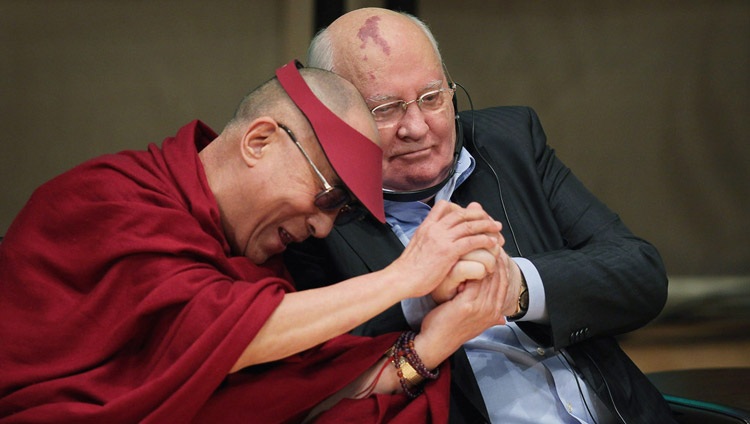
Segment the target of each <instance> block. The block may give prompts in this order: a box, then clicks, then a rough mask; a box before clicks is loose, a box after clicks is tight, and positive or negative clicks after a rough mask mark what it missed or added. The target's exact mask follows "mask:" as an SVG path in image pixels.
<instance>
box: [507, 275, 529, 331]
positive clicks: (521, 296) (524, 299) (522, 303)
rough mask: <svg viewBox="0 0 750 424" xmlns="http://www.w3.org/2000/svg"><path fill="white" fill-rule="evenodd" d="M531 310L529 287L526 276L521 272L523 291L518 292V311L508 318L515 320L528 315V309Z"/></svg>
mask: <svg viewBox="0 0 750 424" xmlns="http://www.w3.org/2000/svg"><path fill="white" fill-rule="evenodd" d="M528 310H529V287H528V286H527V285H526V278H524V276H523V272H522V273H521V292H520V293H518V304H517V305H516V312H515V313H514V314H513V315H511V316H509V317H508V319H509V320H511V321H515V320H517V319H520V318H523V316H524V315H526V311H528Z"/></svg>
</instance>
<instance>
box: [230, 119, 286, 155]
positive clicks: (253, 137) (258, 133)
mask: <svg viewBox="0 0 750 424" xmlns="http://www.w3.org/2000/svg"><path fill="white" fill-rule="evenodd" d="M278 128H279V127H278V124H276V121H275V120H273V119H271V118H269V117H265V116H264V117H260V118H258V119H255V120H254V121H252V122H250V123H249V124H248V125H247V127H245V132H244V134H243V135H242V140H241V142H240V155H241V156H242V160H243V161H244V162H245V164H247V166H255V164H256V163H257V162H258V161H259V160H260V159H261V158H262V157H263V155H264V154H265V153H266V146H268V145H269V144H270V143H271V142H272V141H273V140H274V137H273V135H274V134H276V130H277V129H278Z"/></svg>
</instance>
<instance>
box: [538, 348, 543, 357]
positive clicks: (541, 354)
mask: <svg viewBox="0 0 750 424" xmlns="http://www.w3.org/2000/svg"><path fill="white" fill-rule="evenodd" d="M536 354H537V355H539V356H544V349H542V348H541V347H538V348H536Z"/></svg>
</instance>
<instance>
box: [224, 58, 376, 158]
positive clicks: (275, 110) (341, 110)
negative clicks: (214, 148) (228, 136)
mask: <svg viewBox="0 0 750 424" xmlns="http://www.w3.org/2000/svg"><path fill="white" fill-rule="evenodd" d="M299 72H300V75H302V78H303V79H304V80H305V82H306V83H307V85H308V86H309V87H310V89H311V90H312V92H313V93H314V94H315V96H316V97H317V98H318V99H320V101H321V102H322V103H323V104H324V105H325V106H326V107H327V108H328V109H330V110H331V112H333V113H334V114H335V115H336V116H338V117H339V118H341V119H343V120H344V121H346V122H348V123H349V124H350V125H352V126H353V127H354V128H356V129H357V130H358V131H360V132H361V133H363V134H365V135H367V136H368V137H369V138H371V139H373V142H375V143H376V144H377V142H378V140H377V138H376V137H375V138H373V137H372V134H373V133H376V131H374V128H375V127H374V123H372V122H371V120H370V119H368V117H369V109H368V108H367V105H366V104H365V102H364V101H363V100H362V96H361V95H360V94H359V92H358V91H357V89H356V88H355V87H354V86H353V85H352V84H351V83H349V82H348V81H346V80H345V79H343V78H341V77H340V76H338V75H335V74H333V73H331V72H328V71H325V70H322V69H316V68H302V69H300V70H299ZM261 116H271V117H273V118H274V119H277V120H282V121H283V122H287V123H289V124H292V123H295V124H297V123H299V124H302V123H306V121H305V117H304V115H303V114H302V112H301V111H300V110H299V109H298V108H297V107H296V106H295V104H294V103H293V102H292V100H291V99H290V98H289V96H288V95H287V93H286V92H285V91H284V89H283V88H282V87H281V84H279V81H278V80H277V79H276V78H272V79H271V80H269V81H267V82H265V83H264V84H263V85H261V86H260V87H258V88H257V89H255V90H253V91H252V92H251V93H250V94H248V95H247V96H245V97H244V98H243V99H242V101H241V102H240V104H239V106H238V107H237V109H236V111H235V113H234V117H233V118H232V119H231V120H230V121H229V122H228V123H227V126H226V127H225V129H224V131H225V132H232V131H237V130H239V131H242V130H243V129H244V126H245V124H247V123H248V122H251V121H252V120H254V119H256V118H259V117H261ZM356 118H359V119H356ZM305 126H307V125H305Z"/></svg>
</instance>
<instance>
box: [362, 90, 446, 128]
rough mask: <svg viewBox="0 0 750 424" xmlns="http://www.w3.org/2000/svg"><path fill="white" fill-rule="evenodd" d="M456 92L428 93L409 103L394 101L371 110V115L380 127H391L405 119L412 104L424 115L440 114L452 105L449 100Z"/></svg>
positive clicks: (436, 91) (434, 91)
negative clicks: (447, 106) (430, 113)
mask: <svg viewBox="0 0 750 424" xmlns="http://www.w3.org/2000/svg"><path fill="white" fill-rule="evenodd" d="M455 91H456V89H455V87H452V88H440V89H437V90H432V91H428V92H426V93H424V94H422V95H421V96H419V97H417V98H416V99H414V100H410V101H408V102H407V101H404V100H394V101H392V102H388V103H383V104H382V105H378V106H375V107H374V108H372V109H371V110H370V113H372V116H373V117H374V118H375V123H376V124H377V125H378V126H379V127H381V128H382V127H390V126H392V125H395V124H396V123H397V122H398V121H400V120H401V118H403V117H404V115H405V114H406V109H407V108H408V107H409V105H410V104H412V103H416V104H417V107H419V110H421V111H422V112H423V113H429V112H439V111H441V110H443V108H445V106H446V105H447V104H448V103H450V102H449V100H450V99H451V97H453V93H455Z"/></svg>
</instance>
